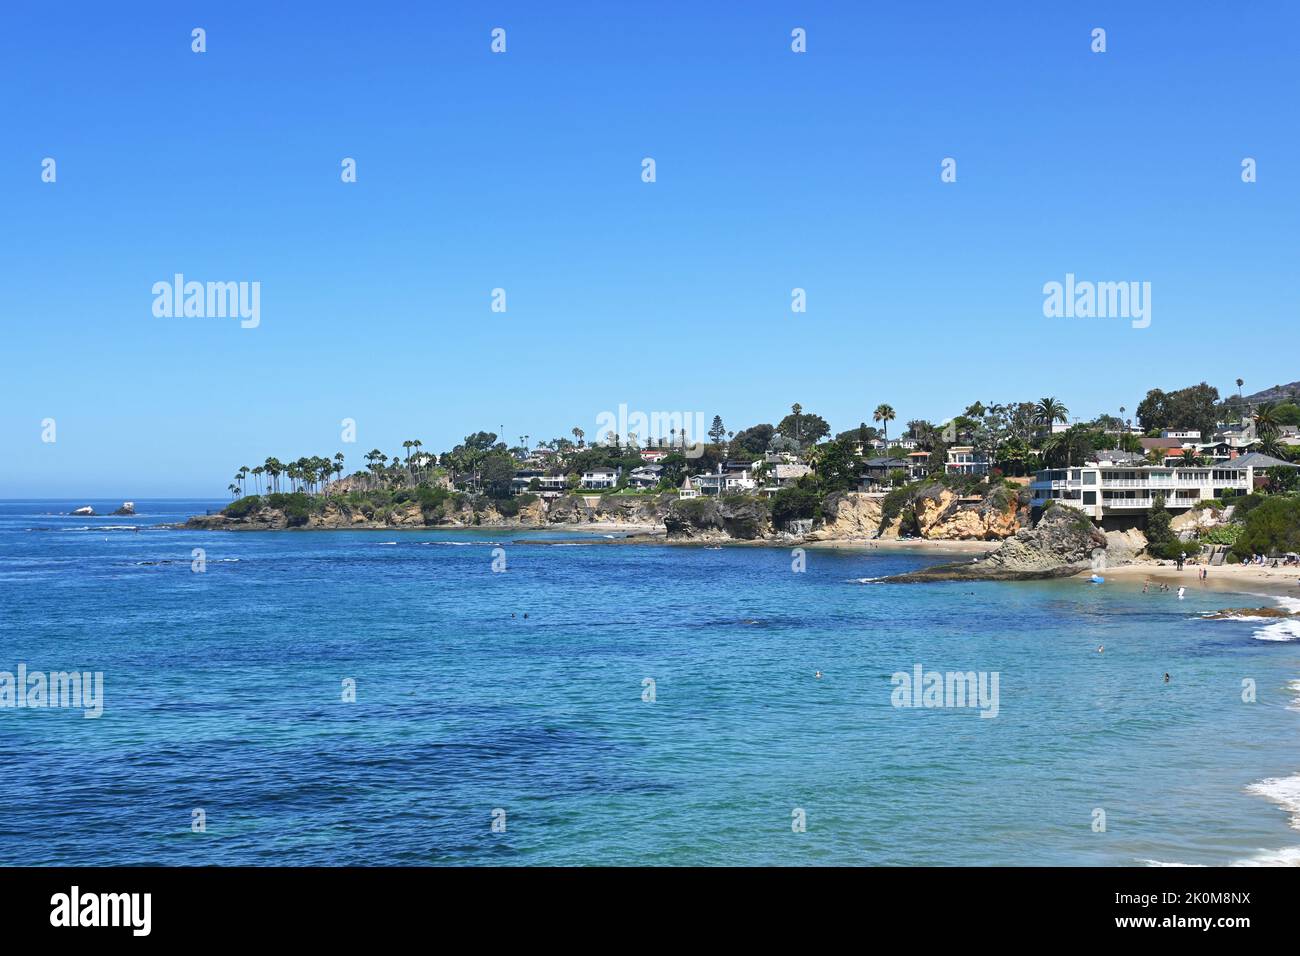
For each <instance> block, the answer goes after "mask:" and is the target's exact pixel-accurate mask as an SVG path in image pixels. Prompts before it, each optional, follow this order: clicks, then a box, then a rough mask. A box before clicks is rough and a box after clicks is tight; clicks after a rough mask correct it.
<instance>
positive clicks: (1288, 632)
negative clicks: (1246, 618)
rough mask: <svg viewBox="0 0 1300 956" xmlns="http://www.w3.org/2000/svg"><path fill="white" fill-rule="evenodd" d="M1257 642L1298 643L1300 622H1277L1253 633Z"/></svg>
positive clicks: (1299, 639)
mask: <svg viewBox="0 0 1300 956" xmlns="http://www.w3.org/2000/svg"><path fill="white" fill-rule="evenodd" d="M1254 636H1255V639H1256V640H1258V641H1300V620H1295V621H1277V622H1276V623H1274V624H1270V625H1268V627H1261V628H1260V629H1259V630H1257V631H1256V632H1255V635H1254Z"/></svg>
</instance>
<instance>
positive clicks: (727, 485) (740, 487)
mask: <svg viewBox="0 0 1300 956" xmlns="http://www.w3.org/2000/svg"><path fill="white" fill-rule="evenodd" d="M695 487H696V488H697V489H698V490H699V492H700V494H704V495H724V494H732V495H734V494H743V493H744V492H747V491H753V490H754V489H755V488H757V487H758V482H757V481H755V480H754V472H753V468H752V465H751V464H750V463H749V462H745V461H727V462H723V463H722V464H720V465H718V470H717V471H716V472H715V473H713V474H709V475H696V476H695Z"/></svg>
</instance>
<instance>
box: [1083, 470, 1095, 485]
mask: <svg viewBox="0 0 1300 956" xmlns="http://www.w3.org/2000/svg"><path fill="white" fill-rule="evenodd" d="M1083 483H1084V484H1085V485H1095V484H1096V483H1097V473H1096V472H1095V471H1085V472H1084V473H1083Z"/></svg>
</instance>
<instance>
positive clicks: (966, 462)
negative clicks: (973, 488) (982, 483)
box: [943, 445, 989, 475]
mask: <svg viewBox="0 0 1300 956" xmlns="http://www.w3.org/2000/svg"><path fill="white" fill-rule="evenodd" d="M943 470H944V471H945V472H946V473H948V474H950V475H987V474H988V473H989V458H988V455H986V454H984V452H982V451H976V450H975V449H974V448H973V447H972V446H970V445H953V446H952V447H951V448H949V449H948V460H947V461H946V462H944V469H943Z"/></svg>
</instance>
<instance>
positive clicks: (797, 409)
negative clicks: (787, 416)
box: [790, 402, 803, 441]
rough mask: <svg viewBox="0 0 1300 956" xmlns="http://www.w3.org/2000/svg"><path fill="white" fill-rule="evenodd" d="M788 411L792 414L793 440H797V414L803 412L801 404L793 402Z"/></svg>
mask: <svg viewBox="0 0 1300 956" xmlns="http://www.w3.org/2000/svg"><path fill="white" fill-rule="evenodd" d="M790 413H791V414H792V415H794V440H795V441H798V440H799V416H800V415H802V414H803V406H802V405H800V404H799V403H798V402H795V403H794V404H793V405H791V406H790Z"/></svg>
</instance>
